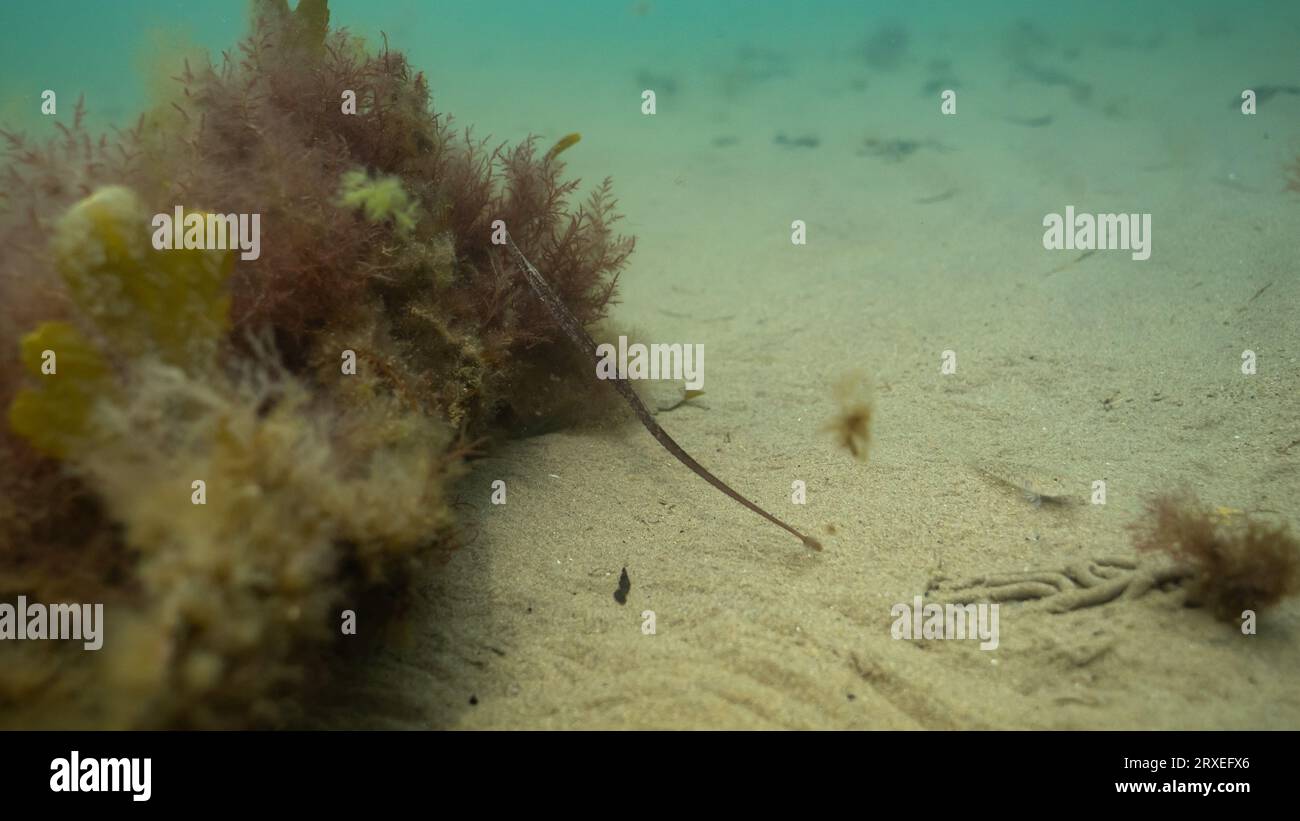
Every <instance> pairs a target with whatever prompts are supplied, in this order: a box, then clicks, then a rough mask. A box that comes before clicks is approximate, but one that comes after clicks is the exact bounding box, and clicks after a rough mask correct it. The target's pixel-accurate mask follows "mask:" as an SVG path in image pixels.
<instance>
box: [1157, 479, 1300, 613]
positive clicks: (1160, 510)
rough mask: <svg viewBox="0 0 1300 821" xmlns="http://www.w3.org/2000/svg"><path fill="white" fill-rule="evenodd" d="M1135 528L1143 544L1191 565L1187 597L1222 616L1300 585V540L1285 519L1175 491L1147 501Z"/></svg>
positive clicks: (1267, 603)
mask: <svg viewBox="0 0 1300 821" xmlns="http://www.w3.org/2000/svg"><path fill="white" fill-rule="evenodd" d="M1133 532H1134V544H1135V546H1136V547H1137V549H1138V550H1140V551H1145V552H1153V551H1158V552H1161V553H1165V554H1167V555H1169V556H1171V557H1172V558H1173V559H1175V560H1176V561H1177V562H1178V563H1179V564H1182V565H1185V566H1187V567H1189V568H1190V569H1191V570H1192V575H1191V576H1190V578H1189V580H1188V582H1187V584H1188V602H1189V603H1190V604H1195V605H1199V606H1204V607H1206V608H1207V609H1209V611H1210V612H1211V613H1212V614H1213V615H1214V616H1215V618H1217V619H1220V620H1222V621H1233V620H1236V619H1239V618H1241V615H1242V611H1244V610H1255V611H1262V610H1264V609H1267V608H1268V607H1271V606H1272V605H1274V604H1276V603H1277V602H1279V601H1281V600H1282V599H1284V598H1286V597H1287V596H1290V595H1293V594H1295V593H1296V592H1298V591H1300V543H1297V541H1296V539H1295V537H1294V536H1292V535H1291V533H1290V530H1289V529H1288V528H1287V526H1286V525H1285V524H1270V523H1266V522H1262V521H1260V520H1259V519H1257V518H1255V517H1252V516H1249V515H1245V514H1240V513H1237V512H1226V513H1225V512H1212V511H1207V510H1205V509H1203V508H1202V507H1201V505H1200V503H1199V502H1198V501H1197V500H1196V498H1195V497H1193V496H1190V495H1177V494H1174V495H1165V496H1160V497H1157V498H1155V499H1152V500H1151V501H1150V502H1148V503H1147V508H1146V517H1145V518H1144V519H1142V520H1141V521H1139V522H1137V523H1136V524H1135V525H1133Z"/></svg>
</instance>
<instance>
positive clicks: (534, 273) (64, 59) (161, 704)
mask: <svg viewBox="0 0 1300 821" xmlns="http://www.w3.org/2000/svg"><path fill="white" fill-rule="evenodd" d="M0 31H2V32H3V34H2V35H0V37H2V38H3V41H4V48H3V49H2V50H0V152H2V154H0V728H3V729H259V728H275V729H777V728H789V729H961V730H967V729H972V730H973V729H1158V730H1180V729H1265V728H1274V729H1277V728H1282V729H1293V730H1294V729H1300V688H1297V686H1296V682H1297V681H1300V596H1297V595H1296V594H1297V593H1300V541H1298V539H1300V402H1298V401H1297V399H1298V398H1300V320H1298V319H1297V308H1298V307H1300V73H1298V66H1300V63H1297V59H1296V54H1297V49H1296V44H1297V43H1298V42H1300V5H1297V4H1296V3H1293V2H1283V0H1277V1H1276V2H1265V1H1264V0H1247V1H1245V2H1226V0H1150V1H1149V2H1143V3H1132V2H1120V1H1119V0H1096V1H1094V2H1084V1H1083V0H1077V1H1076V2H1063V3H1057V4H1044V3H1041V2H1028V0H1024V1H1021V0H1003V1H1001V2H993V0H988V1H987V2H970V1H969V0H966V1H959V0H948V1H942V0H936V2H925V3H916V2H861V1H860V0H764V2H754V0H553V2H547V3H537V2H527V0H503V1H502V2H493V3H482V2H473V1H472V0H460V1H459V2H435V1H434V0H328V1H327V0H223V1H222V2H205V3H193V2H179V0H118V1H117V2H112V3H103V2H93V1H92V0H80V1H74V0H49V2H46V3H39V4H36V3H17V2H10V3H4V4H2V5H0ZM706 351H707V357H706V356H705V353H706ZM74 767H75V765H74Z"/></svg>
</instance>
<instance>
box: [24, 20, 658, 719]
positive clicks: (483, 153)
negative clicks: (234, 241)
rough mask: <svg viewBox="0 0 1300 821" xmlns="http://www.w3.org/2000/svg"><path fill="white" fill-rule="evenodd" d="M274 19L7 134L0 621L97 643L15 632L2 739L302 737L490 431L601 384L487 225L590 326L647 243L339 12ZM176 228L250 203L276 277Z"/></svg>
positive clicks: (570, 402)
mask: <svg viewBox="0 0 1300 821" xmlns="http://www.w3.org/2000/svg"><path fill="white" fill-rule="evenodd" d="M253 8H254V20H253V21H252V26H251V33H250V35H249V36H248V37H247V38H246V39H245V40H244V41H243V42H241V43H240V44H239V48H238V50H236V51H234V52H228V53H225V54H223V55H221V57H220V59H218V60H216V61H205V63H204V64H202V65H193V64H189V63H187V64H186V65H184V66H183V67H180V70H179V72H178V77H177V81H178V84H177V86H176V93H175V95H174V98H173V99H171V100H165V101H160V102H159V104H158V105H157V106H155V107H154V108H152V109H151V110H149V111H146V112H145V113H144V114H143V115H142V116H141V117H140V118H139V120H138V121H137V122H136V124H135V125H134V126H133V127H132V128H130V129H129V130H126V131H122V132H119V133H117V134H116V135H114V136H112V137H110V136H107V135H106V136H102V137H94V136H92V135H90V134H89V133H88V131H87V129H86V127H85V126H84V123H83V109H82V107H81V106H80V105H78V107H77V109H76V111H75V113H74V116H73V118H72V120H71V122H65V123H59V124H58V128H59V131H60V133H59V135H58V136H57V137H56V138H55V139H53V140H51V141H49V142H45V143H42V142H37V141H32V140H30V139H28V138H26V137H24V136H21V135H18V134H14V133H9V132H0V137H2V138H3V139H4V141H5V145H6V149H7V150H6V161H5V163H4V164H3V166H0V179H3V180H4V183H3V188H2V189H0V359H3V360H4V361H0V409H3V411H4V413H3V417H4V421H3V424H0V465H2V467H0V601H10V602H12V601H13V599H14V598H15V597H17V596H19V595H23V596H26V597H27V599H28V600H29V601H47V602H58V601H66V602H102V603H104V604H105V608H104V610H105V619H106V622H107V624H106V625H105V627H104V632H105V636H106V637H105V641H104V647H103V649H102V650H101V651H99V652H97V653H86V652H82V651H81V649H80V647H79V646H76V647H73V646H72V644H70V643H67V642H4V645H6V646H5V647H3V648H0V650H3V652H5V653H6V654H7V655H8V656H9V658H7V659H6V661H5V663H3V664H0V726H19V727H34V726H78V727H84V726H93V727H142V726H170V727H174V726H196V727H214V726H217V727H220V726H265V725H277V724H283V723H285V722H287V721H291V720H292V719H293V716H294V714H295V712H294V711H295V709H296V708H295V705H296V704H298V703H299V700H298V696H299V695H300V694H301V686H302V684H303V682H305V681H308V680H311V679H312V677H313V676H314V675H315V674H316V673H317V672H318V671H319V670H321V669H322V664H321V661H322V657H323V656H322V653H321V651H322V650H323V649H328V647H329V643H330V642H331V641H334V640H337V637H338V636H339V635H340V628H339V614H340V611H341V610H342V609H344V608H355V607H357V606H358V605H359V604H360V603H361V602H363V601H370V600H374V598H375V597H378V598H391V594H392V593H394V592H400V591H401V590H402V589H403V588H404V585H405V583H406V582H407V581H408V580H409V578H410V577H411V571H412V570H413V569H414V568H416V567H418V566H420V565H423V564H428V563H429V562H430V561H431V560H434V559H436V558H437V557H439V556H442V555H445V554H446V553H447V551H449V550H450V549H452V548H454V547H455V545H456V541H457V537H456V529H455V521H454V517H453V515H452V512H451V510H452V505H451V502H450V500H449V499H448V490H447V485H448V482H449V481H450V480H451V479H452V478H453V477H455V476H456V475H457V474H458V472H459V465H460V463H461V461H462V459H463V458H464V456H465V454H466V453H467V452H468V450H469V448H470V446H469V444H468V442H470V441H472V440H478V439H481V438H483V437H488V438H491V437H493V436H510V435H516V434H518V433H519V432H520V431H521V430H524V429H525V428H526V427H530V426H537V425H539V424H545V420H547V419H554V420H560V421H562V420H564V419H565V418H566V414H568V413H569V412H570V411H571V409H572V408H573V407H575V406H583V405H584V403H589V400H590V392H591V391H592V390H598V389H599V386H597V385H595V384H594V380H590V379H583V378H582V376H583V375H584V369H575V368H573V367H572V363H573V361H574V356H573V354H572V353H571V352H570V351H569V350H568V348H567V347H566V344H565V340H564V330H563V329H562V328H560V327H559V326H558V325H557V324H556V321H555V319H554V317H553V316H552V315H551V313H550V312H549V311H548V310H547V308H546V307H545V306H543V305H540V304H538V302H537V300H536V299H535V298H534V297H533V295H532V294H531V292H530V290H529V286H528V284H527V283H526V282H525V281H523V279H522V277H520V276H519V274H518V272H516V271H514V270H513V266H511V265H510V264H508V262H507V261H506V260H505V257H504V252H503V249H501V247H500V246H497V245H493V243H492V240H491V237H492V234H493V228H492V226H493V223H494V222H495V221H496V220H503V221H505V223H506V225H507V226H508V229H509V233H510V236H511V238H512V239H513V240H514V242H516V243H518V245H519V246H520V247H521V248H522V249H525V250H526V251H527V252H528V254H529V255H530V258H535V259H537V260H538V261H539V264H542V265H545V266H546V268H547V270H548V271H550V272H552V274H551V276H552V285H553V287H554V290H555V292H556V294H557V295H558V297H557V298H558V299H560V300H561V301H562V302H563V304H564V306H565V307H566V309H567V310H568V311H570V312H571V313H572V315H573V316H574V317H576V318H577V321H579V322H581V323H582V324H583V325H584V326H585V325H591V324H594V323H597V322H599V321H600V320H602V319H603V318H604V317H605V314H606V312H607V310H608V306H609V305H610V303H611V301H612V300H613V299H614V296H615V287H616V282H617V277H618V273H619V271H620V270H621V269H622V267H623V266H624V264H625V263H626V260H627V258H628V255H629V254H630V253H631V250H632V240H631V239H630V238H624V237H621V236H618V235H616V234H615V232H614V230H613V225H614V223H615V222H616V221H617V219H618V215H617V213H616V211H615V208H614V201H613V199H612V196H611V186H610V183H609V181H608V180H606V181H605V182H604V183H602V184H600V185H598V186H596V187H595V189H594V191H593V192H592V193H591V194H590V196H589V197H588V198H587V199H586V200H585V202H583V203H581V204H579V205H576V206H571V205H570V204H569V201H570V199H572V198H573V196H574V195H575V194H576V191H577V188H578V185H579V183H578V181H575V180H568V179H565V178H564V176H563V171H564V164H563V162H562V160H560V159H559V157H558V152H554V153H551V154H548V155H540V156H539V154H538V152H537V150H536V143H535V140H533V139H532V138H529V139H525V140H524V141H523V142H521V143H519V144H518V145H515V146H513V147H508V146H506V145H504V144H502V145H498V146H489V145H488V144H487V142H486V141H485V140H482V139H478V138H475V137H473V135H472V133H471V132H469V131H467V130H466V131H460V130H457V129H454V128H453V127H452V124H451V120H450V118H448V117H447V116H445V115H442V114H439V113H437V112H435V111H433V110H432V108H431V106H430V100H429V89H428V85H427V83H426V80H425V78H424V76H423V75H422V74H420V73H419V72H417V71H414V70H412V68H411V67H410V65H409V64H408V63H407V61H406V58H405V57H404V56H403V55H401V54H400V53H397V52H395V51H392V50H391V49H389V48H388V47H387V45H386V44H384V45H383V46H381V47H379V48H377V49H375V48H371V47H369V46H367V45H366V44H365V43H364V42H362V41H361V40H360V39H359V38H357V37H354V36H352V35H351V34H349V33H348V32H346V31H344V30H338V29H330V27H329V9H328V6H327V3H326V2H325V0H300V2H299V3H298V5H297V7H296V8H295V9H294V10H293V11H292V12H291V11H290V10H289V7H288V4H287V3H286V2H285V0H257V2H255V3H254V4H253ZM345 92H347V93H350V94H352V95H354V97H353V101H354V102H355V108H351V107H350V106H349V105H348V104H347V101H348V98H347V96H346V94H345ZM177 207H180V208H183V210H184V211H185V212H187V213H191V214H199V215H201V216H205V217H206V216H207V215H214V216H216V217H220V216H221V215H225V216H227V217H229V216H230V215H239V214H258V215H260V219H261V223H260V224H261V226H262V227H263V228H265V231H264V234H263V241H262V242H261V253H260V255H256V258H248V259H245V258H244V257H243V256H242V255H241V254H239V253H238V252H236V251H232V250H228V249H227V248H225V247H222V248H218V249H208V250H200V249H197V248H189V249H179V250H157V249H155V248H154V247H152V246H151V243H150V241H149V238H150V236H151V234H152V232H153V228H152V227H151V215H156V214H171V213H173V211H174V209H176V208H177ZM209 224H211V222H209ZM50 353H53V354H54V355H55V356H56V357H57V367H56V368H47V366H46V363H47V362H51V361H54V360H51V359H50V358H49V356H48V354H50ZM200 480H201V481H202V483H203V484H202V490H203V492H202V494H200V493H199V491H198V490H195V488H196V487H197V485H196V484H195V483H196V482H197V481H200ZM192 493H193V494H194V495H192ZM11 660H12V663H11Z"/></svg>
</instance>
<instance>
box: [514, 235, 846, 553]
mask: <svg viewBox="0 0 1300 821" xmlns="http://www.w3.org/2000/svg"><path fill="white" fill-rule="evenodd" d="M506 247H507V248H509V249H510V254H511V256H512V257H513V258H514V261H515V266H516V267H517V268H519V270H520V272H521V273H522V274H523V275H524V279H526V280H527V281H528V286H529V287H530V288H532V291H533V294H534V295H535V296H536V297H537V299H538V300H540V301H541V303H542V304H543V305H545V306H546V308H547V310H549V311H550V312H551V315H552V316H553V317H555V321H556V322H558V323H559V325H560V327H561V328H562V329H563V330H564V333H565V335H566V336H568V337H569V341H571V342H572V343H573V344H574V345H576V346H577V348H578V349H579V350H580V351H582V352H583V353H585V354H586V355H587V356H588V357H589V358H590V359H591V360H592V361H593V362H595V361H597V360H598V358H599V357H597V355H596V342H595V340H593V339H592V338H591V335H590V334H588V333H587V329H586V328H584V327H582V323H581V322H579V321H578V318H577V317H575V316H574V315H573V313H572V312H571V311H570V310H569V309H568V307H567V306H566V305H565V304H564V301H563V300H561V299H560V296H559V294H557V293H555V290H554V289H553V288H551V284H550V283H549V282H547V281H546V278H545V277H543V276H542V274H541V272H539V271H538V270H537V268H535V267H534V266H533V264H532V263H531V262H529V261H528V258H527V257H525V256H524V255H523V252H522V251H520V250H519V246H517V245H515V241H514V239H512V238H511V237H510V235H509V234H507V235H506ZM611 381H613V383H614V387H615V388H617V389H618V392H619V393H620V394H622V396H623V399H624V400H626V401H627V404H628V405H629V406H631V408H632V410H633V412H634V413H636V417H637V419H639V420H641V424H642V425H644V426H645V429H646V430H648V431H649V432H650V435H651V436H653V437H654V438H655V441H656V442H658V443H659V444H660V445H662V446H663V448H664V450H666V451H668V452H669V453H671V454H672V455H673V456H674V457H675V458H676V459H677V461H679V462H681V463H682V464H683V465H686V467H688V468H690V469H691V470H692V471H694V473H695V475H696V476H699V477H700V478H701V479H703V480H704V481H706V482H708V483H709V484H711V485H713V486H714V487H715V488H717V489H718V490H720V491H722V492H723V493H725V494H726V495H728V496H730V497H731V498H732V499H734V500H735V501H737V502H739V503H740V504H742V505H744V506H745V507H747V508H749V509H750V510H752V511H753V512H755V513H757V514H758V515H759V516H762V517H763V518H764V519H767V520H768V521H769V522H771V523H772V524H774V525H776V526H777V527H779V528H781V529H782V530H785V531H787V532H788V533H791V534H793V535H794V536H795V537H797V538H798V539H799V541H801V542H803V543H804V546H805V547H808V548H810V549H812V550H821V549H822V545H821V542H819V541H817V540H816V539H814V538H813V537H811V536H805V535H803V534H802V533H800V532H799V531H798V530H795V529H794V528H793V527H791V526H790V525H788V524H786V523H785V522H783V521H781V520H780V519H778V518H777V517H775V516H773V515H772V514H771V513H768V512H767V511H766V510H764V509H763V508H761V507H759V506H758V505H756V504H754V503H753V502H751V501H749V499H746V498H745V497H744V496H742V495H741V494H740V493H738V492H737V491H735V490H733V489H732V487H731V486H730V485H728V484H727V483H726V482H724V481H722V480H721V479H719V478H718V477H717V476H714V475H713V474H712V473H711V472H710V471H709V469H708V468H706V467H704V465H701V464H700V463H699V462H697V461H695V458H694V457H693V456H691V455H690V454H689V453H687V452H686V451H685V450H683V449H682V446H681V445H679V444H677V442H676V441H674V440H673V438H672V437H671V436H669V435H668V432H667V431H665V430H664V429H663V428H662V427H660V425H659V423H658V422H656V421H655V418H654V417H653V416H652V415H651V414H650V410H649V409H648V408H647V407H646V406H645V403H644V402H642V401H641V397H640V396H637V393H636V391H634V390H632V385H631V384H630V383H629V382H628V381H627V380H626V379H614V380H611Z"/></svg>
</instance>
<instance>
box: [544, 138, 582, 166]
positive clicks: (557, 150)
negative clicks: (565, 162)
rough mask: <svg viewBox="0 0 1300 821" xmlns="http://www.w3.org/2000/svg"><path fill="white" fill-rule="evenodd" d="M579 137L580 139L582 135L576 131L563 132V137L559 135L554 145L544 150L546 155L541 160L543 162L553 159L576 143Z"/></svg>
mask: <svg viewBox="0 0 1300 821" xmlns="http://www.w3.org/2000/svg"><path fill="white" fill-rule="evenodd" d="M581 139H582V135H581V134H579V133H578V132H576V131H575V132H573V133H572V134H565V135H564V136H563V137H561V138H560V139H559V140H557V141H556V143H555V145H553V146H551V150H550V151H547V152H546V157H545V159H544V160H543V162H546V161H548V160H553V159H555V158H556V157H557V156H559V155H560V154H561V153H562V152H564V151H567V150H569V149H570V148H572V147H573V146H575V145H577V144H578V141H579V140H581Z"/></svg>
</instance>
